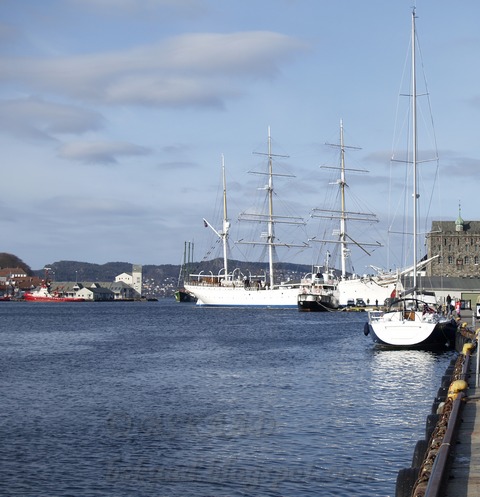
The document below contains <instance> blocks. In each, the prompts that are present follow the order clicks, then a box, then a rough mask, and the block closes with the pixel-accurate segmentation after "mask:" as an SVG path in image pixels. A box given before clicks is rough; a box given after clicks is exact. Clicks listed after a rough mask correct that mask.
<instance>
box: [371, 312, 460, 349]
mask: <svg viewBox="0 0 480 497" xmlns="http://www.w3.org/2000/svg"><path fill="white" fill-rule="evenodd" d="M368 331H369V332H370V333H371V335H372V339H373V341H374V342H376V343H378V344H380V345H386V346H391V347H407V348H411V347H434V348H442V349H450V348H452V347H453V346H454V345H455V332H456V324H455V322H454V321H453V320H452V319H447V318H444V317H443V316H439V315H437V314H424V313H423V312H421V311H413V310H406V311H391V312H386V313H383V314H381V313H377V315H376V314H375V313H374V312H371V313H370V316H369V323H368Z"/></svg>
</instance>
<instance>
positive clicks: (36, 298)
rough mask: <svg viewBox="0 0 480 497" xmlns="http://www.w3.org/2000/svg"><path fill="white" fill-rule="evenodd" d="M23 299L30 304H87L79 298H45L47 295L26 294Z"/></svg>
mask: <svg viewBox="0 0 480 497" xmlns="http://www.w3.org/2000/svg"><path fill="white" fill-rule="evenodd" d="M23 298H24V299H25V300H26V301H28V302H85V299H83V298H77V297H55V296H53V295H51V296H45V295H33V294H31V293H26V294H25V295H24V296H23Z"/></svg>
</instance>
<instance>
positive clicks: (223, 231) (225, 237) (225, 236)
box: [203, 154, 231, 280]
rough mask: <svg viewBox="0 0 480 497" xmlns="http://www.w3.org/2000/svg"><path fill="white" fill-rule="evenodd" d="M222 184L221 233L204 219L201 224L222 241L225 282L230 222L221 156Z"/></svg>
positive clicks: (226, 277)
mask: <svg viewBox="0 0 480 497" xmlns="http://www.w3.org/2000/svg"><path fill="white" fill-rule="evenodd" d="M222 183H223V222H222V229H221V231H217V230H216V229H215V228H214V227H213V226H212V225H211V224H210V223H209V222H208V221H207V220H206V219H205V218H203V223H204V224H205V226H208V227H209V228H210V229H211V230H212V231H213V232H214V233H215V234H216V235H217V236H218V238H220V240H222V244H223V268H224V270H225V280H228V279H229V277H231V276H229V275H228V232H229V230H230V221H229V220H228V216H227V180H226V174H225V158H224V156H223V154H222Z"/></svg>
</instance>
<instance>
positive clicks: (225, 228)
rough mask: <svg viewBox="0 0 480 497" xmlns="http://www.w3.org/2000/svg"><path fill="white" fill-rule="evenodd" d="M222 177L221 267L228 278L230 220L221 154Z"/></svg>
mask: <svg viewBox="0 0 480 497" xmlns="http://www.w3.org/2000/svg"><path fill="white" fill-rule="evenodd" d="M222 178H223V229H222V234H221V235H222V236H221V238H222V243H223V267H224V269H225V278H226V279H227V278H228V257H227V255H228V231H229V229H230V221H229V220H228V215H227V179H226V175H225V157H224V156H223V154H222Z"/></svg>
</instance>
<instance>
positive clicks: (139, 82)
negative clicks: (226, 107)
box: [0, 31, 306, 107]
mask: <svg viewBox="0 0 480 497" xmlns="http://www.w3.org/2000/svg"><path fill="white" fill-rule="evenodd" d="M305 48H306V47H305V45H304V44H303V43H301V42H300V41H298V40H297V39H294V38H291V37H289V36H285V35H281V34H278V33H273V32H268V31H257V32H243V33H231V34H189V35H181V36H178V37H175V38H172V39H170V40H167V41H165V42H161V43H157V44H153V45H149V46H144V47H139V48H133V49H130V50H126V51H119V52H110V53H103V54H92V55H79V56H71V57H56V58H45V59H25V58H15V57H10V58H2V59H0V65H1V67H3V69H2V72H1V73H0V81H1V80H3V81H4V82H10V83H14V84H16V85H18V86H20V87H22V88H24V89H26V90H27V91H30V92H32V91H33V92H53V93H59V94H61V95H64V96H67V97H69V98H81V99H83V100H88V101H91V102H100V103H109V104H125V103H127V104H148V105H159V106H180V107H181V106H186V107H189V106H197V105H202V106H204V105H207V106H213V107H221V106H222V104H223V102H224V100H225V99H228V98H231V97H234V96H235V97H236V96H238V95H241V94H242V93H244V91H245V90H244V83H245V81H246V80H250V81H251V80H256V79H270V78H272V77H274V76H276V75H277V74H278V73H279V71H280V65H281V64H282V63H284V62H286V61H287V60H289V59H291V58H292V57H293V56H295V55H296V54H298V53H300V52H302V51H303V50H305Z"/></svg>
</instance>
